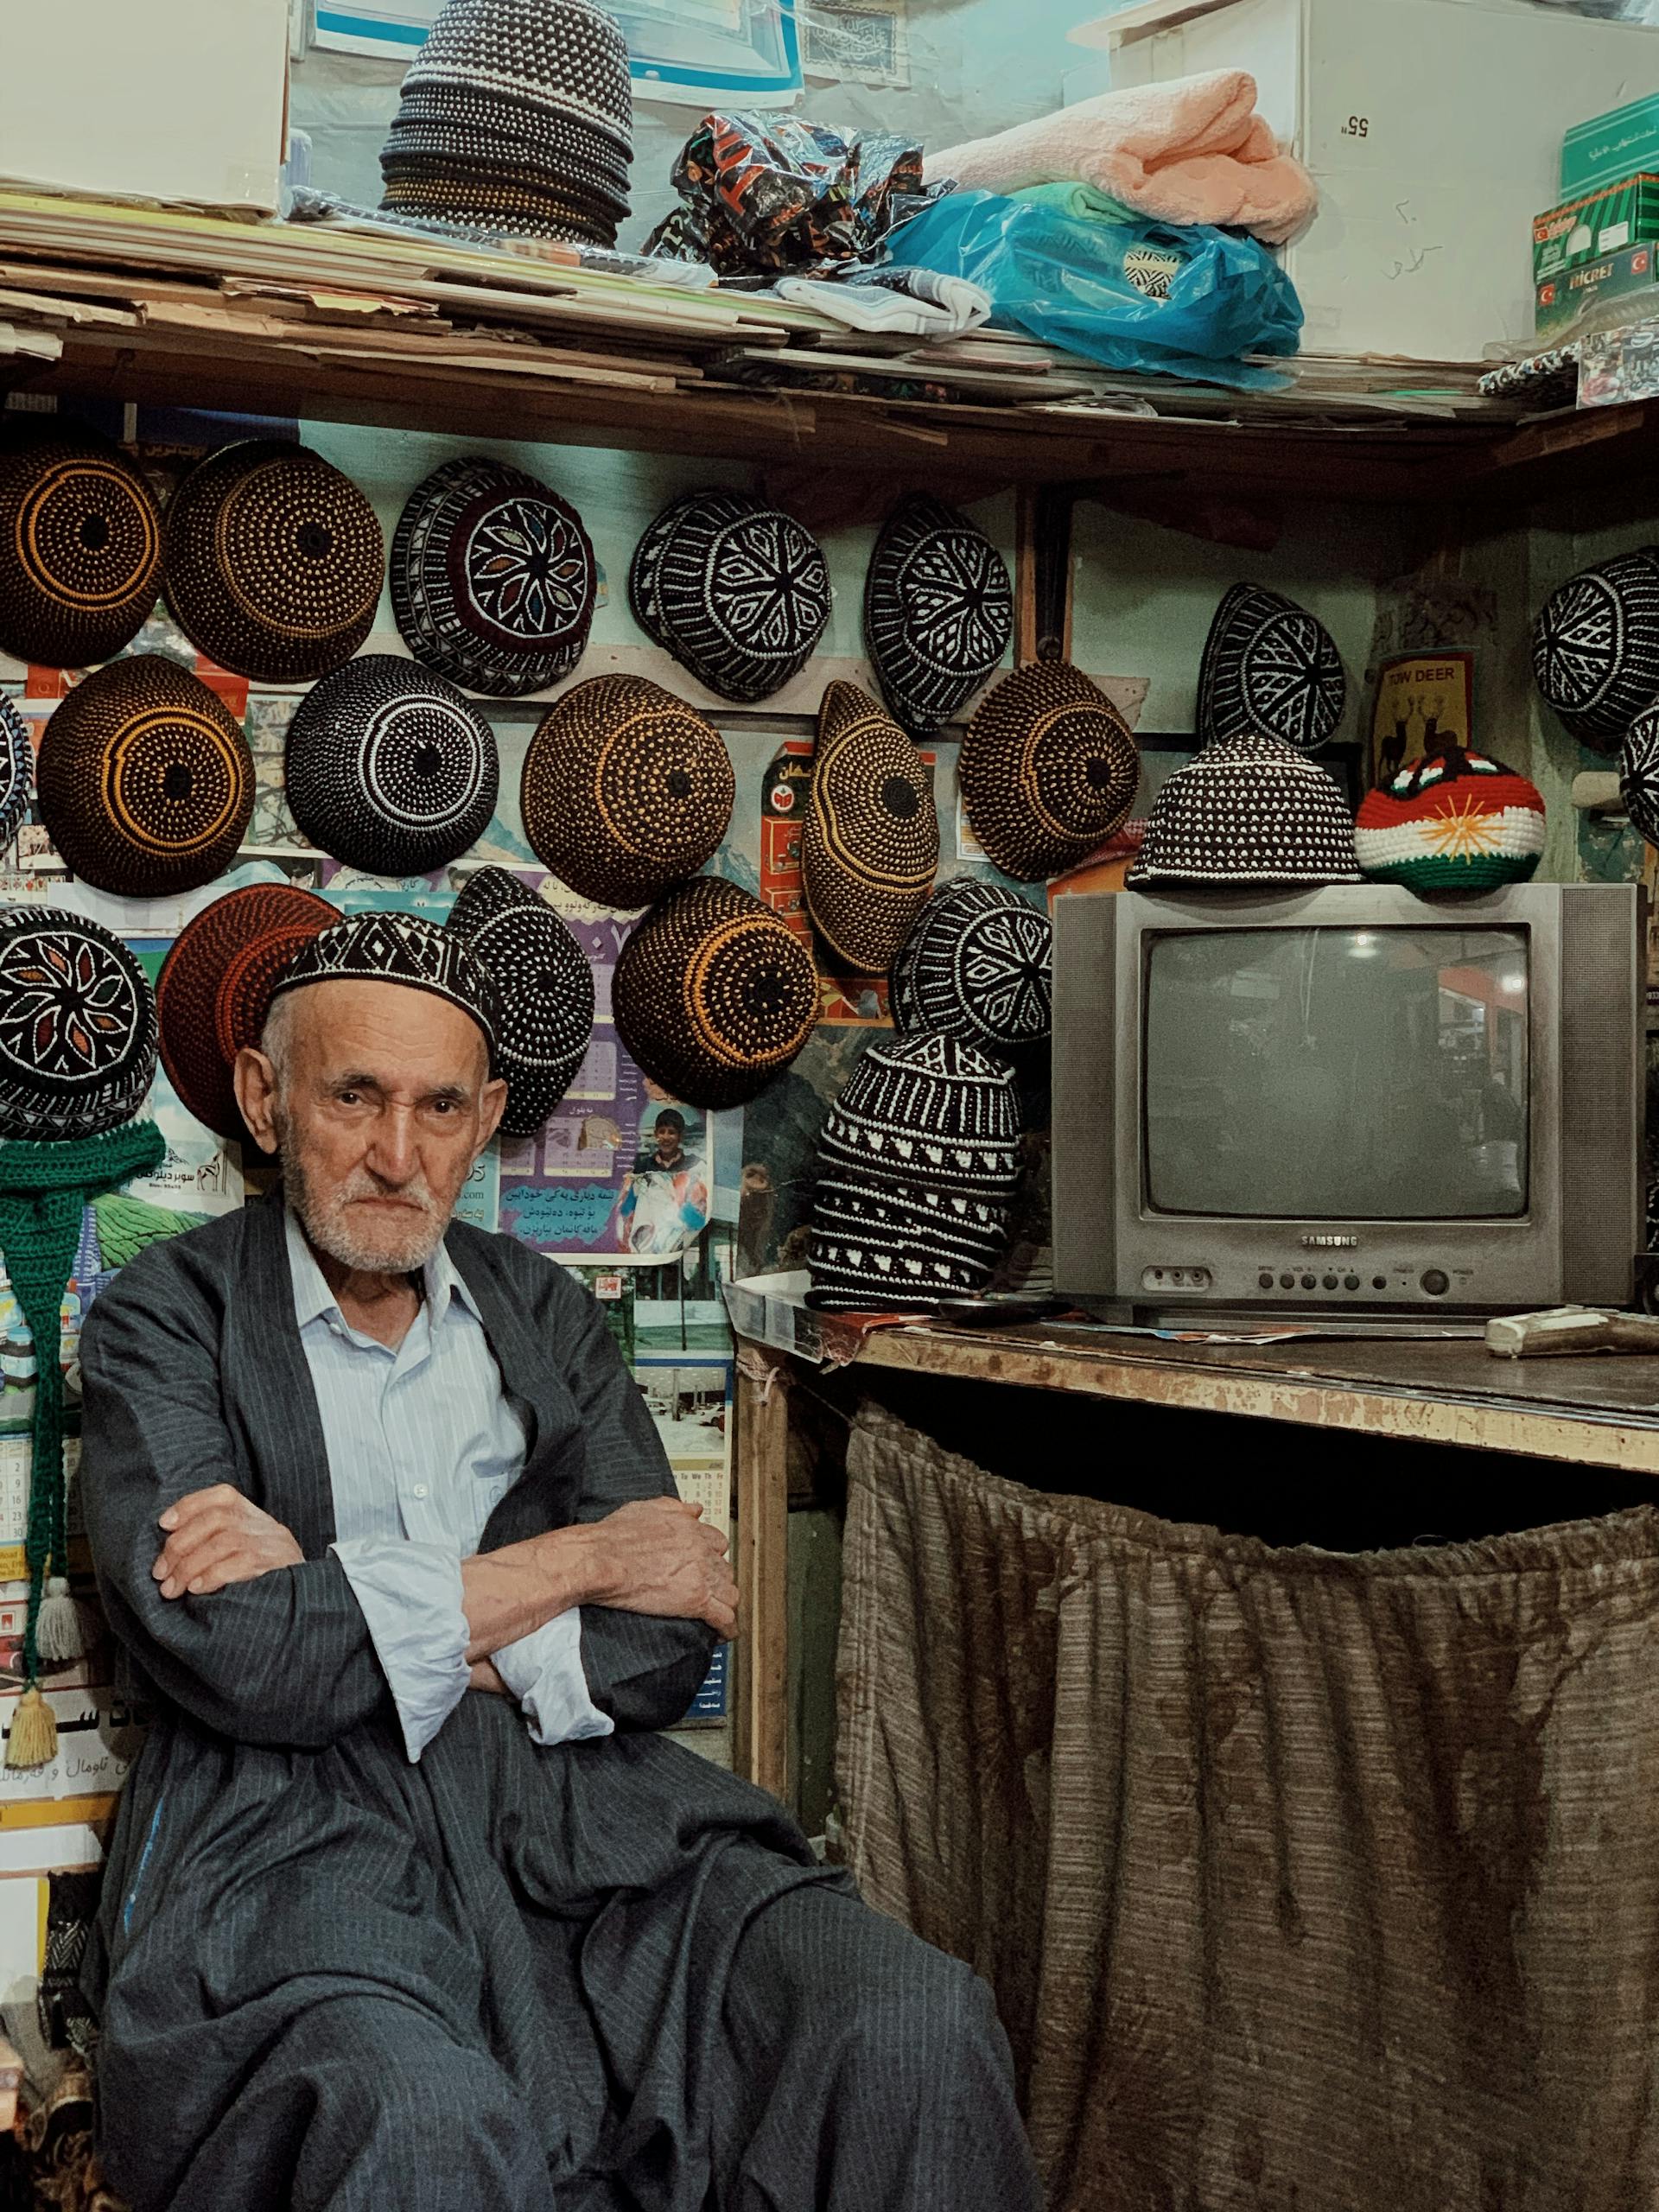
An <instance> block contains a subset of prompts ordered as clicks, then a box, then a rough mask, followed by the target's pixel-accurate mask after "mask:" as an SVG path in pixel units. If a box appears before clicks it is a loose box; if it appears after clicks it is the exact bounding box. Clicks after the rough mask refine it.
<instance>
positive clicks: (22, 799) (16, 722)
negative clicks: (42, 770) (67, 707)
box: [0, 696, 35, 852]
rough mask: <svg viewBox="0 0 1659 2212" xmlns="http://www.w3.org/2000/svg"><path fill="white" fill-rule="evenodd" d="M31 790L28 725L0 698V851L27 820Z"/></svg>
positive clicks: (32, 757) (32, 769)
mask: <svg viewBox="0 0 1659 2212" xmlns="http://www.w3.org/2000/svg"><path fill="white" fill-rule="evenodd" d="M34 789H35V747H34V746H33V744H32V743H31V742H30V741H29V724H28V723H27V722H26V721H24V720H23V718H22V715H20V714H19V713H18V711H17V709H16V707H14V706H13V705H12V703H11V702H10V699H8V698H6V697H4V696H0V852H4V851H5V849H6V848H7V847H8V846H9V845H10V843H11V842H12V841H13V839H14V838H15V837H16V835H17V832H18V831H19V830H20V829H22V826H23V823H25V821H27V819H28V818H29V798H30V796H31V794H32V793H33V791H34Z"/></svg>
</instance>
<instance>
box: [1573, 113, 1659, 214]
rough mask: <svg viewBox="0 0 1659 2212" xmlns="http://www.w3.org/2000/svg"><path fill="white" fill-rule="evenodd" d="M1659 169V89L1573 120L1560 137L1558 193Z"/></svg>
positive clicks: (1574, 191) (1612, 181)
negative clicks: (1598, 112)
mask: <svg viewBox="0 0 1659 2212" xmlns="http://www.w3.org/2000/svg"><path fill="white" fill-rule="evenodd" d="M1638 169H1659V92H1649V94H1648V96H1647V98H1646V99H1639V100H1631V101H1630V103H1629V105H1627V106H1624V107H1616V108H1611V109H1610V110H1609V111H1608V112H1607V113H1606V114H1605V115H1592V117H1591V118H1590V119H1589V121H1588V122H1587V123H1575V124H1573V127H1572V129H1571V130H1568V131H1567V132H1566V134H1565V135H1564V136H1563V137H1562V139H1561V198H1562V199H1563V200H1571V199H1573V197H1575V196H1576V195H1577V194H1580V193H1581V192H1588V191H1589V190H1591V188H1592V187H1593V186H1596V185H1599V184H1613V183H1616V182H1617V181H1618V179H1619V178H1620V177H1622V176H1631V175H1635V173H1636V172H1637V170H1638Z"/></svg>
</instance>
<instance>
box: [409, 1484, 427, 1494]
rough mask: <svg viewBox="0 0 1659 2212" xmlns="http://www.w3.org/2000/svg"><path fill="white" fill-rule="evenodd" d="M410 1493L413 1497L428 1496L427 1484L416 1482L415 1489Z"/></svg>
mask: <svg viewBox="0 0 1659 2212" xmlns="http://www.w3.org/2000/svg"><path fill="white" fill-rule="evenodd" d="M425 1496H426V1484H424V1483H416V1485H415V1487H414V1489H413V1490H412V1491H410V1497H425Z"/></svg>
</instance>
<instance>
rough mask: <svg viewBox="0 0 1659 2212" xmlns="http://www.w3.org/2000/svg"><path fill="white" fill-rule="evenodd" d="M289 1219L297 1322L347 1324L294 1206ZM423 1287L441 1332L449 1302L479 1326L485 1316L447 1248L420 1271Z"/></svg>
mask: <svg viewBox="0 0 1659 2212" xmlns="http://www.w3.org/2000/svg"><path fill="white" fill-rule="evenodd" d="M284 1212H285V1214H286V1217H287V1220H286V1229H287V1234H288V1265H289V1274H291V1275H292V1277H293V1280H294V1318H295V1319H296V1321H297V1322H298V1323H299V1325H300V1326H301V1328H302V1329H303V1328H304V1327H305V1326H306V1325H307V1324H308V1322H311V1321H321V1320H325V1319H334V1320H337V1321H340V1322H344V1321H345V1319H346V1317H345V1315H344V1314H343V1313H341V1312H340V1300H338V1299H337V1298H336V1297H335V1296H334V1292H333V1291H332V1290H330V1289H329V1287H328V1279H327V1276H326V1275H325V1274H323V1272H322V1269H321V1268H320V1267H319V1266H318V1265H317V1257H316V1254H315V1252H314V1251H313V1250H312V1249H311V1247H310V1246H309V1245H308V1243H306V1241H305V1231H304V1230H302V1228H301V1227H300V1220H299V1216H298V1215H297V1214H296V1212H295V1211H294V1209H293V1207H292V1206H288V1207H285V1208H284ZM421 1280H422V1287H423V1291H424V1294H425V1298H426V1306H427V1313H428V1315H429V1325H430V1326H431V1327H432V1328H433V1329H438V1328H441V1327H442V1325H443V1321H444V1318H445V1316H446V1315H447V1314H448V1311H449V1306H450V1301H451V1300H457V1299H458V1300H460V1302H461V1305H462V1306H465V1307H466V1309H467V1312H468V1313H470V1314H471V1315H472V1317H473V1319H474V1320H475V1321H477V1322H478V1323H479V1324H480V1325H482V1323H483V1319H484V1316H483V1315H482V1314H481V1313H480V1312H479V1310H478V1300H476V1299H475V1298H474V1296H473V1294H472V1292H471V1290H470V1289H468V1287H467V1282H466V1281H465V1279H464V1277H463V1276H462V1274H461V1270H460V1268H457V1267H456V1265H455V1263H454V1261H453V1260H452V1259H451V1258H450V1256H449V1248H448V1245H447V1244H440V1245H439V1247H438V1249H437V1250H436V1251H435V1253H434V1254H433V1255H432V1256H431V1258H430V1259H429V1261H428V1262H427V1263H426V1265H425V1267H424V1268H423V1269H422V1270H421Z"/></svg>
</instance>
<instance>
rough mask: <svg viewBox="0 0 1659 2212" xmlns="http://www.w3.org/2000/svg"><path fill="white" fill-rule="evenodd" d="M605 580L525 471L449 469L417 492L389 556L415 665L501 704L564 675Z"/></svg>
mask: <svg viewBox="0 0 1659 2212" xmlns="http://www.w3.org/2000/svg"><path fill="white" fill-rule="evenodd" d="M598 582H599V571H598V566H597V563H595V561H594V549H593V544H592V543H591V541H590V540H589V538H588V532H587V531H586V530H585V529H584V528H583V527H582V517H581V516H580V515H579V514H578V513H577V512H576V511H575V508H574V507H573V506H571V505H569V503H568V502H567V501H566V500H563V499H560V497H559V496H558V494H557V493H556V492H553V491H550V489H549V488H548V486H546V485H545V484H543V483H541V482H539V481H538V480H537V478H535V477H534V476H531V475H527V474H525V472H524V470H523V469H522V468H512V467H508V466H507V464H506V463H505V462H503V461H486V460H465V461H445V462H444V464H443V466H442V467H440V468H435V469H434V471H433V472H432V474H431V475H430V476H429V477H428V478H427V479H426V480H425V481H424V482H423V483H422V484H418V485H417V486H416V488H415V490H414V492H413V493H412V494H411V495H410V500H409V504H408V505H407V506H405V508H404V512H403V516H402V518H401V519H400V520H399V522H398V524H397V534H396V536H395V537H394V538H393V540H392V548H391V607H392V613H393V614H394V615H395V616H396V617H397V627H398V630H399V631H400V632H401V633H402V636H403V639H404V644H405V645H407V646H408V647H409V650H410V652H411V653H413V654H414V656H415V658H416V660H418V661H420V662H422V663H423V664H424V665H425V666H426V667H428V668H433V669H435V670H436V671H437V672H438V674H439V675H440V676H447V677H448V678H449V681H450V682H451V683H459V684H462V685H464V686H465V687H466V689H467V690H469V691H482V692H485V693H486V694H487V695H489V696H491V697H493V698H501V699H512V698H519V697H522V696H523V695H524V693H525V692H527V691H542V690H546V689H547V688H548V687H549V686H550V684H554V683H559V682H560V681H561V680H562V679H563V677H567V676H568V675H569V673H570V671H571V670H572V669H573V668H574V667H575V664H576V663H577V662H578V661H579V660H580V659H581V658H582V652H583V649H584V648H585V646H586V645H587V643H588V628H589V626H590V625H591V623H592V621H593V619H594V599H595V596H596V594H597V590H598Z"/></svg>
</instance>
